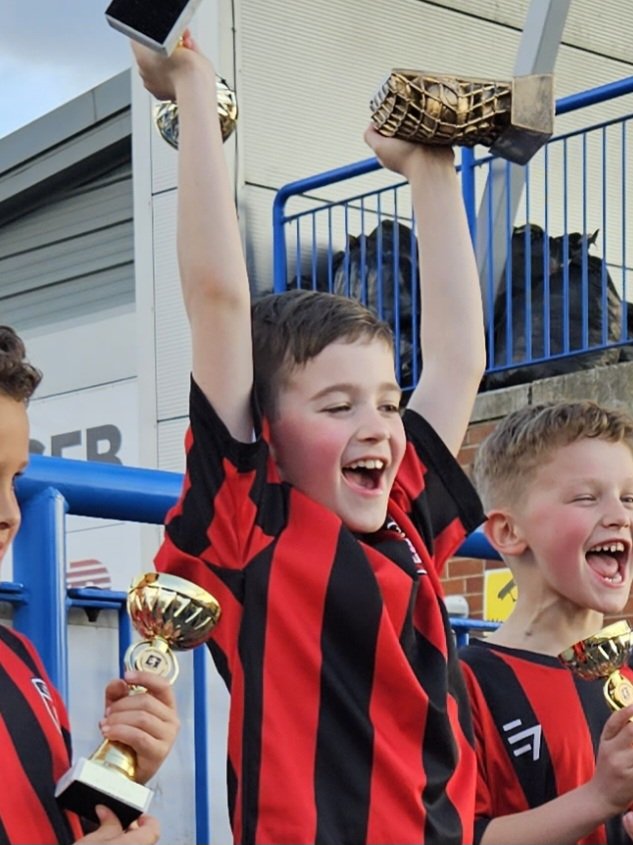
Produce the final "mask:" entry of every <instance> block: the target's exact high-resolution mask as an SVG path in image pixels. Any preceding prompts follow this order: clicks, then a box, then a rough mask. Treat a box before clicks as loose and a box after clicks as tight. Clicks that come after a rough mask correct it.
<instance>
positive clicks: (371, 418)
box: [356, 407, 391, 443]
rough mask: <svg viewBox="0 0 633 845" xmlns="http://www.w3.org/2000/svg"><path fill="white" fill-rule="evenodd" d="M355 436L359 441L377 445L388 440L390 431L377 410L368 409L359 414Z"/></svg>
mask: <svg viewBox="0 0 633 845" xmlns="http://www.w3.org/2000/svg"><path fill="white" fill-rule="evenodd" d="M356 436H357V438H358V439H359V440H363V441H370V442H372V443H379V442H381V441H383V440H389V439H390V437H391V429H390V427H389V424H388V421H387V420H386V419H385V418H384V416H383V415H382V414H381V413H380V411H379V410H378V409H377V408H369V407H368V408H366V409H364V410H363V411H362V413H361V416H360V419H359V422H358V430H357V432H356Z"/></svg>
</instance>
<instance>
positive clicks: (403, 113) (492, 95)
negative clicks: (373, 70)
mask: <svg viewBox="0 0 633 845" xmlns="http://www.w3.org/2000/svg"><path fill="white" fill-rule="evenodd" d="M370 109H371V120H372V123H373V125H374V127H375V128H376V130H377V131H378V132H380V133H381V134H382V135H387V136H393V135H395V136H396V137H398V138H404V139H405V140H408V141H416V142H419V143H422V144H432V145H433V144H434V145H443V144H444V145H452V144H457V145H458V146H464V147H473V146H475V144H483V145H484V146H486V147H490V149H491V152H493V153H495V154H496V155H499V156H501V157H503V158H506V159H508V160H509V161H513V162H515V163H516V164H526V163H527V162H528V161H529V159H530V158H532V156H533V155H534V154H535V153H536V152H537V150H538V149H540V147H542V146H543V144H544V143H545V142H546V141H547V140H548V138H550V137H551V135H552V132H553V131H554V82H553V76H552V75H551V74H532V75H529V76H517V77H515V78H514V79H513V80H511V81H507V82H506V81H503V82H500V81H496V80H488V79H473V78H463V77H462V78H459V77H456V76H447V75H441V74H433V73H427V72H426V71H422V70H406V69H399V68H396V69H394V70H392V71H391V72H390V73H389V74H388V76H387V78H386V79H385V81H384V82H383V83H382V85H381V86H380V87H379V89H378V91H377V92H376V94H375V95H374V97H373V98H372V100H371V102H370Z"/></svg>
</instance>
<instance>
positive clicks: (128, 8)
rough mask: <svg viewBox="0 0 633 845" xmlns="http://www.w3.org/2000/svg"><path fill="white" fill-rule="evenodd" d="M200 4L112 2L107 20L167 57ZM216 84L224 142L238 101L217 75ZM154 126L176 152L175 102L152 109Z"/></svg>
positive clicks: (193, 0) (190, 0) (194, 0)
mask: <svg viewBox="0 0 633 845" xmlns="http://www.w3.org/2000/svg"><path fill="white" fill-rule="evenodd" d="M199 4H200V0H112V2H111V3H110V5H109V6H108V8H107V9H106V19H107V21H108V23H109V24H110V26H112V27H114V28H115V29H117V30H119V32H123V33H124V34H125V35H127V36H128V37H129V38H132V39H133V40H135V41H138V42H139V43H140V44H143V45H144V46H145V47H149V48H150V49H152V50H154V51H155V52H157V53H160V54H161V55H163V56H168V55H170V53H172V52H173V50H174V49H176V48H178V47H179V46H180V45H181V44H182V33H183V31H184V30H185V28H186V27H187V25H188V23H189V21H190V19H191V17H192V15H193V13H194V11H195V10H196V8H197V7H198V5H199ZM215 82H216V95H217V103H218V118H219V120H220V129H221V131H222V140H223V141H226V140H227V139H228V138H229V136H230V135H231V134H232V133H233V130H234V129H235V126H236V122H237V100H236V98H235V93H234V92H233V91H232V89H231V88H230V87H229V85H228V83H227V82H226V80H225V79H223V78H222V77H221V76H219V75H218V74H216V78H215ZM154 124H155V126H156V128H157V129H158V132H159V133H160V135H161V137H162V138H163V139H164V140H165V141H167V143H168V144H169V145H170V146H172V147H174V148H177V147H178V105H177V103H176V102H175V101H174V100H165V101H163V102H160V103H158V104H157V105H156V106H155V108H154Z"/></svg>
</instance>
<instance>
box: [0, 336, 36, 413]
mask: <svg viewBox="0 0 633 845" xmlns="http://www.w3.org/2000/svg"><path fill="white" fill-rule="evenodd" d="M41 380H42V374H41V372H40V371H39V370H38V369H36V368H35V367H34V366H32V365H31V364H29V362H28V361H27V360H26V349H25V348H24V343H23V342H22V340H21V339H20V337H18V335H17V334H16V333H15V332H14V331H13V329H12V328H10V327H9V326H0V394H4V395H5V396H9V397H10V398H11V399H15V400H16V401H18V402H24V403H27V402H28V401H29V399H30V398H31V396H32V395H33V391H34V390H35V388H36V387H37V386H38V384H39V383H40V381H41Z"/></svg>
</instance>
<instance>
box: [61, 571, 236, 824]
mask: <svg viewBox="0 0 633 845" xmlns="http://www.w3.org/2000/svg"><path fill="white" fill-rule="evenodd" d="M127 609H128V613H129V615H130V618H131V620H132V624H133V625H134V627H135V629H136V630H137V631H138V633H139V634H140V635H141V637H143V639H142V640H141V641H140V642H137V643H134V644H132V645H131V646H130V647H129V648H128V650H127V652H126V654H125V665H126V668H127V669H133V670H137V671H146V672H154V673H155V674H157V675H160V676H162V677H164V678H166V679H167V680H168V681H169V683H173V682H174V681H175V680H176V677H177V675H178V662H177V660H176V658H175V657H174V654H173V651H172V650H174V651H184V650H188V649H192V648H195V647H196V646H198V645H200V644H201V643H203V642H205V640H207V638H208V636H209V634H210V632H211V629H212V628H213V627H214V625H215V624H216V623H217V621H218V619H219V617H220V605H219V604H218V602H217V601H216V600H215V599H214V597H213V596H212V595H211V594H210V593H208V592H207V591H206V590H203V589H202V588H201V587H198V586H197V585H196V584H193V583H191V582H190V581H186V580H185V579H184V578H178V577H176V576H175V575H165V574H162V573H157V572H148V573H146V574H144V575H140V576H139V577H138V578H136V579H135V580H134V581H133V583H132V585H131V587H130V589H129V592H128V597H127ZM142 689H143V688H135V687H131V688H130V695H134V693H135V692H138V691H142ZM135 776H136V754H135V752H134V751H133V749H132V748H130V747H128V746H127V745H124V744H123V743H120V742H111V741H110V740H105V741H104V742H102V743H101V745H100V746H99V747H98V748H97V750H96V751H95V752H94V753H93V754H92V755H91V756H90V757H89V758H85V757H82V758H80V759H79V760H78V761H77V763H75V765H74V766H72V768H70V769H69V770H68V772H66V774H65V775H64V776H63V777H62V778H61V779H60V781H59V782H58V784H57V787H56V790H55V795H56V797H57V799H58V801H59V802H60V803H61V804H62V805H63V806H64V807H66V808H67V809H69V810H74V811H75V812H76V813H78V814H79V815H80V816H83V817H84V818H88V819H93V820H95V821H96V820H97V817H96V814H95V809H94V808H95V805H97V804H104V805H105V806H107V807H110V809H112V811H113V812H114V813H116V815H117V816H118V817H119V820H120V821H121V824H122V825H123V826H124V827H128V825H130V824H131V823H132V822H133V821H134V819H136V818H138V816H140V815H141V813H144V812H145V811H146V810H147V808H148V806H149V803H150V801H151V799H152V794H153V793H152V790H151V789H149V788H148V787H147V786H144V785H142V784H140V783H137V782H136V780H135Z"/></svg>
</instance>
